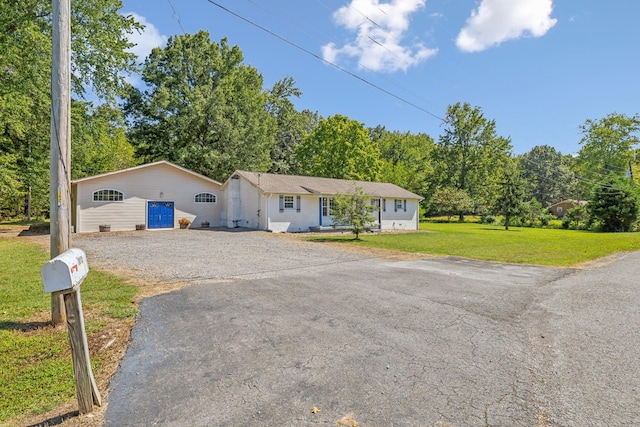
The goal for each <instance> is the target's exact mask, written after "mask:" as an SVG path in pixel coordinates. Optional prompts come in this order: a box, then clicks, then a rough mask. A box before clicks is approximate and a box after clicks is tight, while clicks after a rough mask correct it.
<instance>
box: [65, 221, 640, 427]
mask: <svg viewBox="0 0 640 427" xmlns="http://www.w3.org/2000/svg"><path fill="white" fill-rule="evenodd" d="M74 245H75V246H78V247H81V248H84V249H85V250H86V251H87V255H88V257H89V261H90V263H93V265H99V266H100V267H101V268H105V267H107V268H122V263H123V262H126V263H127V266H126V268H127V269H129V270H130V271H132V272H133V273H135V274H136V275H141V276H143V277H150V278H152V277H153V278H155V279H156V280H160V281H171V280H173V281H183V282H184V281H187V282H193V283H194V284H193V285H192V286H188V287H185V288H182V289H180V290H178V291H174V292H171V293H167V294H163V295H158V296H155V297H152V298H148V299H146V300H144V301H143V303H142V305H141V313H140V316H139V319H138V322H137V324H136V326H135V328H134V330H133V333H132V343H131V345H130V347H129V349H128V351H127V353H126V355H125V358H124V360H123V361H122V364H121V367H120V369H119V371H118V373H117V374H116V376H115V378H114V380H113V382H112V384H111V386H110V388H111V392H110V394H109V405H108V408H107V411H106V413H105V419H106V424H107V425H109V426H127V425H131V426H133V425H166V426H184V425H190V426H212V425H216V426H249V425H251V426H253V425H256V426H276V425H277V426H306V425H333V426H334V425H336V423H337V422H338V421H339V420H341V419H344V420H345V422H346V420H347V419H346V418H343V417H345V416H351V417H352V419H355V420H357V422H358V423H359V424H360V425H361V426H430V425H433V426H435V425H442V426H476V425H477V426H545V425H553V426H555V425H557V426H591V425H593V426H600V425H638V424H640V410H639V408H640V392H639V390H640V375H638V373H639V372H640V370H639V368H640V366H639V365H640V362H639V360H640V334H639V332H638V328H637V325H638V324H639V321H640V310H638V307H640V296H639V295H640V293H639V292H638V287H639V285H638V280H637V278H636V276H637V266H638V263H639V262H640V253H633V254H628V255H623V256H620V257H618V259H617V260H615V262H613V263H610V264H607V265H603V266H600V267H597V268H593V269H590V270H572V269H552V268H542V267H535V266H514V265H506V264H495V263H484V262H477V261H469V260H464V259H456V258H442V259H435V258H425V259H410V260H402V259H395V258H380V257H378V256H376V255H372V254H367V253H362V252H353V251H345V250H341V249H337V248H335V247H330V246H326V245H322V244H318V243H308V242H301V241H299V240H295V239H290V238H282V237H278V236H272V235H269V234H267V233H260V232H244V233H237V232H229V231H213V232H199V231H195V230H193V231H187V232H185V231H171V232H156V233H153V232H143V233H129V234H115V233H114V234H111V235H98V234H96V235H91V236H79V237H76V238H75V239H74ZM314 407H315V408H317V409H319V411H312V409H313V408H314ZM314 412H315V413H314ZM344 425H349V424H344Z"/></svg>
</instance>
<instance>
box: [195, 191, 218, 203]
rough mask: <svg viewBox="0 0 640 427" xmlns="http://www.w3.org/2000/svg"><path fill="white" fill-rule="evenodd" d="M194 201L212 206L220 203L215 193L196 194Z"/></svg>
mask: <svg viewBox="0 0 640 427" xmlns="http://www.w3.org/2000/svg"><path fill="white" fill-rule="evenodd" d="M194 201H195V202H196V203H209V204H212V203H216V202H217V201H218V198H217V197H216V195H215V194H213V193H198V194H196V196H195V199H194Z"/></svg>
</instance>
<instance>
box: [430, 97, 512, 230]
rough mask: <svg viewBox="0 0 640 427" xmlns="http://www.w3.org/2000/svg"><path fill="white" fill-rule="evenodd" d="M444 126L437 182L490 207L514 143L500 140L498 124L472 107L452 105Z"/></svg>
mask: <svg viewBox="0 0 640 427" xmlns="http://www.w3.org/2000/svg"><path fill="white" fill-rule="evenodd" d="M445 123H446V128H445V131H444V134H443V135H441V136H440V137H439V139H438V142H437V145H436V150H435V152H434V160H435V168H436V171H435V175H434V181H435V182H436V183H437V185H438V186H440V187H453V188H457V189H459V190H464V191H466V192H467V194H469V196H470V197H471V198H472V199H474V200H475V201H476V203H478V204H488V203H489V202H490V201H491V199H492V198H493V195H494V194H495V193H496V191H497V189H498V187H499V185H500V184H499V183H500V173H501V171H502V170H503V169H504V168H505V166H506V164H507V162H508V161H509V160H510V155H511V154H510V151H511V141H510V140H509V139H508V138H503V137H500V136H498V134H497V132H496V123H495V121H494V120H488V119H486V118H485V117H484V115H483V113H482V110H481V109H480V108H479V107H471V105H470V104H469V103H464V104H461V103H457V104H454V105H450V106H449V107H448V109H447V114H446V120H445ZM461 219H463V218H461Z"/></svg>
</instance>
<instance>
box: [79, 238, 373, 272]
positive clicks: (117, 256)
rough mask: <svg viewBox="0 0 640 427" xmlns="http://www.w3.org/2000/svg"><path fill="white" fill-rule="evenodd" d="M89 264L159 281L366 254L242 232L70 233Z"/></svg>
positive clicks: (278, 268)
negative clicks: (74, 234)
mask: <svg viewBox="0 0 640 427" xmlns="http://www.w3.org/2000/svg"><path fill="white" fill-rule="evenodd" d="M73 244H74V246H78V247H81V248H83V249H84V250H85V252H86V253H87V259H88V261H89V265H90V266H95V267H96V268H100V269H103V270H117V271H124V272H125V273H130V274H132V275H134V276H136V277H141V278H148V279H152V280H161V281H164V282H166V281H169V282H172V281H187V282H195V281H203V280H223V279H232V278H240V277H244V278H251V277H253V278H257V277H267V276H269V275H273V274H276V273H279V272H282V271H286V270H295V269H300V268H305V267H312V266H322V265H335V264H336V263H341V262H349V261H351V260H355V259H362V258H365V257H371V256H372V255H367V254H364V253H363V252H355V251H336V250H335V249H333V248H331V247H329V246H326V245H322V244H319V243H313V242H307V241H304V240H300V239H296V238H293V237H287V236H286V235H274V234H270V233H266V232H263V231H246V230H243V229H226V228H225V229H194V230H170V231H145V232H133V231H132V232H119V233H93V234H80V235H76V236H75V237H74V239H73Z"/></svg>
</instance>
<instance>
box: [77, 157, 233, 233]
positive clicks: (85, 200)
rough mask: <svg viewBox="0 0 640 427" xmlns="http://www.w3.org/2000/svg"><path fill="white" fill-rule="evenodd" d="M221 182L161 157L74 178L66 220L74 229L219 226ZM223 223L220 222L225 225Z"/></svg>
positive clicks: (221, 221)
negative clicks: (181, 224)
mask: <svg viewBox="0 0 640 427" xmlns="http://www.w3.org/2000/svg"><path fill="white" fill-rule="evenodd" d="M221 187H222V184H221V183H219V182H218V181H215V180H213V179H210V178H207V177H206V176H203V175H200V174H197V173H195V172H193V171H190V170H188V169H185V168H183V167H180V166H178V165H175V164H173V163H170V162H167V161H160V162H155V163H149V164H145V165H141V166H136V167H133V168H129V169H123V170H119V171H115V172H110V173H105V174H102V175H96V176H92V177H87V178H82V179H78V180H75V181H73V182H72V183H71V192H72V194H71V197H72V203H71V205H72V206H73V210H72V212H71V221H72V225H73V226H74V229H75V231H76V232H78V233H86V232H94V231H99V230H100V227H101V226H104V225H109V226H110V229H111V231H124V230H135V229H136V226H140V225H144V226H145V227H146V228H148V229H171V228H177V227H179V223H178V221H179V220H180V219H181V218H187V219H188V220H189V221H191V222H192V223H193V224H194V226H196V227H199V226H200V224H201V223H203V222H207V223H209V225H210V226H211V227H218V226H221V225H223V219H222V214H223V208H222V203H220V202H221V201H222V190H221ZM225 225H226V224H225Z"/></svg>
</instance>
